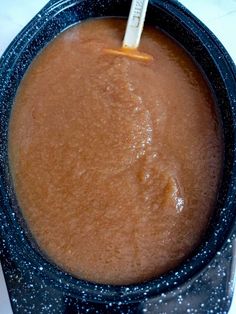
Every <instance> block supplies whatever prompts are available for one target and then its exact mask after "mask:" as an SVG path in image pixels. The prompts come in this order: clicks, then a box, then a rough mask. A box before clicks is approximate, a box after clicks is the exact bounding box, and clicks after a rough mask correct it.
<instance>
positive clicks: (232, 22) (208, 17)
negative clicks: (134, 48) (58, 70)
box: [0, 0, 236, 314]
mask: <svg viewBox="0 0 236 314" xmlns="http://www.w3.org/2000/svg"><path fill="white" fill-rule="evenodd" d="M47 2H48V0H37V1H32V0H7V1H5V0H0V56H1V55H2V53H3V51H4V50H5V49H6V48H7V46H8V45H9V44H10V42H11V40H12V39H13V38H14V37H15V36H16V35H17V33H18V32H19V31H20V30H21V29H22V28H23V27H24V26H25V25H26V24H27V23H28V22H29V21H30V20H31V18H32V17H33V16H34V15H35V14H36V13H37V12H38V11H39V10H40V9H41V8H42V7H43V6H44V5H45V4H46V3H47ZM180 2H182V3H183V4H184V5H185V6H186V7H187V8H189V10H190V11H192V12H193V13H194V14H195V15H196V16H197V17H198V18H200V19H201V20H202V21H203V22H204V23H205V24H206V25H207V26H208V27H209V28H210V29H211V30H212V31H213V32H214V33H215V35H216V36H217V37H218V38H219V39H220V41H221V42H222V43H223V45H224V46H225V48H226V49H227V50H228V52H229V54H230V55H231V57H232V58H233V60H234V62H235V63H236V39H235V38H236V37H235V29H236V0H181V1H180ZM10 313H11V310H10V306H9V302H8V300H7V294H6V289H5V283H4V279H3V276H2V274H1V266H0V314H10ZM235 313H236V293H235V295H234V299H233V302H232V306H231V310H230V314H235ZM216 314H218V313H216Z"/></svg>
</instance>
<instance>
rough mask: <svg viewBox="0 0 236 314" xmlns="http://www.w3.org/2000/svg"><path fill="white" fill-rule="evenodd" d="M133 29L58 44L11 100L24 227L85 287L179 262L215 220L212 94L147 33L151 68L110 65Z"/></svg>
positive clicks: (90, 33) (109, 29)
mask: <svg viewBox="0 0 236 314" xmlns="http://www.w3.org/2000/svg"><path fill="white" fill-rule="evenodd" d="M124 29H125V21H123V20H119V19H99V20H90V21H87V22H84V23H81V24H79V25H76V26H74V27H72V28H70V29H68V30H66V31H65V32H63V33H62V34H60V35H59V36H58V37H57V38H56V39H55V40H53V41H52V42H51V43H50V44H49V45H48V46H47V47H46V48H45V49H44V50H43V51H42V52H41V54H40V55H39V56H38V57H37V58H36V59H35V60H34V61H33V63H32V65H31V67H30V68H29V70H28V71H27V73H26V75H25V76H24V78H23V80H22V82H21V84H20V87H19V90H18V92H17V95H16V98H15V104H14V107H13V111H12V115H11V121H10V131H9V154H10V167H11V171H12V175H13V181H14V186H15V190H16V193H17V197H18V200H19V204H20V206H21V208H22V212H23V215H24V217H25V219H26V221H27V224H28V226H29V228H30V230H31V232H32V234H33V236H34V237H35V239H36V241H37V243H38V244H39V246H40V248H41V249H42V251H43V252H44V253H45V254H46V256H48V258H49V259H50V260H52V261H54V262H55V263H56V264H57V265H59V266H60V267H62V268H63V269H64V270H66V271H68V272H70V273H72V274H73V275H75V276H76V277H78V278H81V279H86V280H89V281H94V282H97V283H106V284H131V283H139V282H143V281H146V280H149V279H152V278H155V277H157V276H159V275H161V274H163V273H165V272H167V271H168V270H170V269H173V268H174V267H176V266H177V265H179V264H180V263H181V262H182V261H183V260H184V259H185V258H186V257H187V256H189V254H190V253H191V252H192V251H193V250H194V248H196V246H197V245H199V243H200V241H201V239H202V237H203V235H204V232H205V231H206V228H207V225H208V222H209V219H210V217H211V215H212V214H213V210H214V203H215V200H216V195H217V188H218V185H219V179H220V174H221V168H222V166H221V165H222V151H223V144H222V137H221V128H220V125H219V123H218V120H217V115H216V113H215V110H214V102H213V98H212V95H211V92H210V90H209V88H208V85H207V83H206V82H205V80H204V78H203V76H202V74H201V73H200V71H199V69H198V68H197V66H196V65H195V64H194V62H193V61H192V59H191V58H190V56H189V55H188V54H187V53H186V52H185V51H184V50H183V48H181V47H180V46H179V45H178V44H177V43H176V42H175V41H173V40H172V39H171V38H169V37H168V36H167V35H166V34H164V33H163V32H161V31H160V30H156V29H154V28H148V27H147V28H146V29H145V30H144V34H143V36H142V41H141V46H140V50H141V51H143V52H145V53H148V54H150V55H152V56H153V57H154V60H153V61H151V62H142V61H137V60H134V59H131V58H126V57H122V56H114V55H111V54H109V53H107V52H106V51H105V49H106V48H114V49H115V48H119V47H120V45H121V40H122V37H123V34H124Z"/></svg>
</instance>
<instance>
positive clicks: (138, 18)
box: [123, 0, 148, 49]
mask: <svg viewBox="0 0 236 314" xmlns="http://www.w3.org/2000/svg"><path fill="white" fill-rule="evenodd" d="M147 6H148V0H132V3H131V8H130V12H129V18H128V22H127V26H126V30H125V37H124V40H123V47H124V48H130V49H136V48H137V47H138V46H139V42H140V38H141V34H142V31H143V24H144V20H145V16H146V12H147Z"/></svg>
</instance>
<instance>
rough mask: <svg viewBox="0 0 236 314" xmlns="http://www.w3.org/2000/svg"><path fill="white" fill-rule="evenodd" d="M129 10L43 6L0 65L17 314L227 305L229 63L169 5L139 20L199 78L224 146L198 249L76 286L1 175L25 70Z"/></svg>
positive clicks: (111, 2)
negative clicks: (74, 29) (55, 47)
mask: <svg viewBox="0 0 236 314" xmlns="http://www.w3.org/2000/svg"><path fill="white" fill-rule="evenodd" d="M129 6H130V1H126V0H52V1H50V2H49V3H48V5H46V6H45V7H44V9H43V10H41V12H40V13H39V14H38V15H37V16H36V17H35V18H34V19H33V20H32V21H31V22H30V23H29V24H28V25H27V26H26V27H25V28H24V29H23V31H22V32H21V33H20V34H19V35H18V36H17V37H16V38H15V39H14V41H13V42H12V43H11V45H10V46H9V47H8V49H7V50H6V52H5V53H4V55H3V56H2V58H1V60H0V192H1V193H0V240H1V260H2V263H3V268H4V271H5V276H6V279H7V283H8V288H9V292H10V297H11V301H12V307H13V310H14V311H15V312H16V313H23V312H24V311H26V312H27V313H77V312H78V311H80V312H82V313H84V312H85V310H88V312H89V313H95V312H97V313H111V312H122V313H143V312H148V313H187V311H188V313H208V311H209V313H210V310H212V311H213V312H212V313H226V312H227V310H228V308H229V305H230V302H231V297H232V281H233V277H232V274H233V273H232V268H231V267H232V261H233V258H232V257H233V254H235V251H234V252H233V249H234V246H233V243H234V242H233V239H234V237H235V235H236V223H235V216H236V206H235V205H236V199H235V194H236V151H235V149H236V144H235V143H236V129H235V126H236V108H235V106H236V72H235V66H234V64H233V62H232V60H231V59H230V57H229V55H228V54H227V52H226V51H225V49H224V48H223V47H222V45H221V44H220V42H219V41H218V40H217V39H216V38H215V36H214V35H213V34H212V33H211V32H210V31H209V30H208V29H207V28H206V27H205V26H204V25H203V24H202V23H201V22H200V21H199V20H197V19H196V18H195V17H194V16H193V15H192V14H191V13H190V12H188V11H187V10H186V9H185V8H184V7H183V6H181V5H180V4H179V3H178V2H176V1H174V0H162V1H161V0H152V1H150V3H149V8H148V14H147V23H149V24H152V25H154V26H158V27H160V28H161V29H163V30H164V31H165V32H167V33H168V34H169V35H170V36H172V37H174V38H175V39H176V40H177V41H178V42H179V43H180V44H181V45H182V46H183V47H184V48H185V49H186V50H187V51H188V52H189V53H190V54H191V55H192V57H193V59H195V61H196V63H198V65H199V66H200V68H201V69H202V71H203V72H204V74H205V77H206V78H207V80H208V81H209V84H210V87H211V89H212V92H213V94H214V97H215V99H216V106H217V111H218V112H219V116H220V118H221V121H222V126H223V135H224V143H225V151H224V171H223V177H222V184H221V188H220V191H219V195H218V201H217V205H216V212H215V215H214V217H213V219H212V221H211V224H210V226H209V229H208V232H207V235H206V236H205V238H204V240H203V242H202V244H201V246H200V247H198V249H197V250H195V252H194V254H193V255H192V256H191V257H190V258H189V259H188V260H187V261H185V263H183V264H182V265H181V266H180V267H178V268H177V269H175V270H173V271H170V272H169V273H167V274H166V275H163V276H162V277H160V278H157V279H155V280H152V281H150V282H147V283H143V284H138V285H130V286H109V285H98V284H94V283H91V282H86V281H83V280H78V279H76V278H74V277H73V276H71V275H69V274H67V273H65V272H63V271H62V270H60V269H59V268H58V267H56V266H55V265H53V264H51V263H50V262H49V261H47V260H46V259H45V258H44V257H43V255H42V254H41V253H40V250H39V249H38V247H37V245H36V243H35V242H34V240H32V238H31V236H30V232H29V231H28V229H27V227H26V225H25V222H24V220H23V218H22V216H21V214H20V211H19V208H18V205H17V201H16V197H15V194H14V190H13V187H12V182H11V176H10V173H9V164H8V151H7V146H8V124H9V117H10V112H11V107H12V104H13V99H14V96H15V93H16V90H17V87H18V86H19V84H20V81H21V79H22V77H23V75H24V73H25V71H26V70H27V68H28V66H29V65H30V63H31V61H32V60H33V58H34V57H35V56H36V55H37V53H39V51H41V49H42V48H43V47H44V46H45V45H47V43H48V42H49V41H50V40H52V39H53V38H54V37H55V36H56V35H58V34H59V33H60V32H61V31H63V30H64V29H66V28H68V27H69V26H71V25H73V24H75V23H77V22H79V21H81V20H84V19H87V18H91V17H100V16H127V14H128V10H129ZM230 276H231V277H230Z"/></svg>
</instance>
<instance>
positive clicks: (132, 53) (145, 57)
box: [105, 47, 153, 61]
mask: <svg viewBox="0 0 236 314" xmlns="http://www.w3.org/2000/svg"><path fill="white" fill-rule="evenodd" d="M105 51H106V52H107V53H110V54H113V55H117V56H124V57H128V58H132V59H136V60H140V61H151V60H153V57H152V56H151V55H149V54H147V53H143V52H139V51H138V50H137V49H130V48H123V47H122V48H120V49H105Z"/></svg>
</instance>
